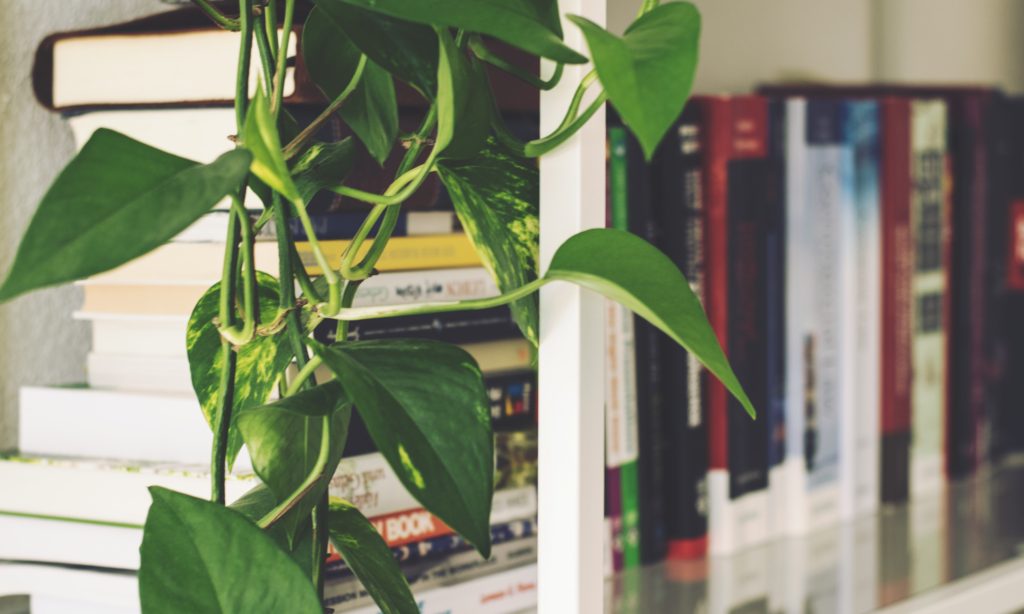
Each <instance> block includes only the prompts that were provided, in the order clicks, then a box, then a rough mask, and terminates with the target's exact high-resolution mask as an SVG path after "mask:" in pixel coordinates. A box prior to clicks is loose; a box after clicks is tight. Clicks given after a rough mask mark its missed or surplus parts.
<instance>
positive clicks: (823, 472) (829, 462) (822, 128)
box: [784, 99, 852, 534]
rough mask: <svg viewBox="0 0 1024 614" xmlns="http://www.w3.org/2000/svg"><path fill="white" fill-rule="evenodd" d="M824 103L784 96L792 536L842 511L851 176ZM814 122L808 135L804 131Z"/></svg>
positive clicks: (834, 519) (847, 157) (826, 523)
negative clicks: (845, 261)
mask: <svg viewBox="0 0 1024 614" xmlns="http://www.w3.org/2000/svg"><path fill="white" fill-rule="evenodd" d="M830 104H834V103H829V102H821V101H813V102H808V101H807V100H804V99H791V100H789V101H788V102H787V121H786V130H787V136H786V158H787V159H786V186H787V189H786V219H787V222H786V224H787V227H786V235H787V247H786V322H787V326H786V385H787V391H788V392H787V396H788V400H787V411H786V425H787V431H786V447H787V457H786V460H785V469H784V471H785V473H786V478H785V479H786V483H787V488H786V491H787V495H788V496H787V500H788V501H789V502H791V505H792V511H791V512H789V513H788V522H787V524H786V531H787V532H788V533H792V534H800V533H806V532H810V531H814V530H815V529H818V528H821V527H825V526H829V525H832V524H835V523H836V522H838V521H839V518H840V517H841V513H840V510H841V488H840V480H841V476H842V475H843V473H844V471H843V467H842V465H841V460H842V459H841V449H842V442H841V440H840V437H841V420H842V413H841V407H842V402H843V399H844V398H845V394H844V393H845V390H844V378H843V377H842V375H841V374H842V372H843V371H842V360H841V359H842V355H841V349H842V347H843V343H842V342H843V339H842V330H841V326H840V323H841V322H842V314H843V310H842V306H841V304H840V303H841V301H842V299H843V292H844V290H843V288H844V285H843V283H842V282H843V279H842V275H841V270H840V262H841V251H840V247H839V246H841V245H842V237H841V236H840V234H839V233H840V230H841V220H842V217H841V211H842V210H843V209H842V208H841V207H842V200H843V198H844V197H843V191H844V185H845V186H846V187H847V188H848V187H849V186H850V184H851V182H852V176H850V172H851V167H852V151H851V149H850V148H849V147H845V146H844V145H842V144H841V138H837V134H836V132H838V128H841V126H837V125H836V124H837V119H838V117H836V115H838V114H836V113H834V109H833V108H830V107H829V106H828V105H830ZM819 105H825V106H819ZM819 122H820V123H819ZM810 124H813V125H814V128H815V131H814V132H809V131H808V126H809V125H810ZM838 137H841V134H840V135H838ZM850 208H851V210H852V205H850ZM846 385H847V386H850V385H852V382H847V384H846Z"/></svg>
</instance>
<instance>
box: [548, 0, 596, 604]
mask: <svg viewBox="0 0 1024 614" xmlns="http://www.w3.org/2000/svg"><path fill="white" fill-rule="evenodd" d="M559 4H560V8H561V10H562V13H563V14H575V15H582V16H584V17H586V18H588V19H590V20H591V21H593V22H595V23H597V24H600V25H602V26H603V25H604V24H605V22H606V10H607V0H562V1H561V2H560V3H559ZM563 26H564V29H565V41H566V43H567V44H568V45H569V46H571V47H573V48H574V49H577V50H580V51H585V49H586V44H585V41H584V40H583V36H582V34H581V33H580V30H579V28H577V27H576V26H575V25H573V24H571V23H569V22H567V21H565V20H563ZM590 68H591V67H590V65H578V66H566V67H565V73H564V74H563V76H562V80H561V82H560V83H559V85H558V86H557V87H555V88H554V89H552V90H551V91H549V92H541V96H540V123H541V134H549V133H550V132H551V131H552V130H554V129H555V128H556V127H557V126H558V124H559V123H560V122H561V120H562V118H563V116H564V114H565V110H566V108H567V107H568V106H569V101H570V99H571V98H572V95H573V93H574V92H575V89H576V86H577V84H579V82H580V80H581V79H582V78H583V76H584V75H585V74H586V73H587V72H588V71H589V70H590ZM551 69H552V66H551V64H550V62H544V70H545V72H546V74H550V73H551ZM591 89H597V86H596V85H595V86H593V87H592V88H591ZM590 98H592V96H590ZM587 102H589V99H588V100H587V101H585V102H584V106H583V108H586V103H587ZM604 225H605V113H604V110H603V109H602V110H601V111H599V112H598V113H597V114H596V115H595V116H594V117H593V118H591V120H590V121H589V122H587V125H586V126H585V127H584V128H583V129H581V130H580V131H579V132H578V133H577V134H576V135H575V136H574V137H573V138H572V139H571V140H569V141H568V142H566V143H565V144H563V145H562V146H561V147H559V148H558V149H556V150H555V151H554V152H552V153H550V154H547V155H545V156H544V157H542V158H541V161H540V229H541V230H540V261H541V270H542V271H544V270H547V267H548V265H549V264H550V262H551V258H552V256H553V255H554V253H555V250H556V249H557V248H558V246H559V245H561V243H562V242H563V241H565V240H566V239H568V238H569V237H571V236H572V235H574V234H576V233H578V232H581V231H583V230H586V229H589V228H597V227H603V226H604ZM594 257H595V258H600V257H601V255H600V254H594ZM604 355H605V347H604V299H602V298H601V297H599V296H597V295H595V294H592V293H590V292H587V291H584V290H581V289H580V288H578V287H576V286H573V285H570V284H566V283H554V284H550V285H548V286H545V287H544V288H543V289H541V291H540V353H539V363H538V364H539V371H540V373H539V388H538V393H539V402H538V408H539V412H538V421H539V450H538V457H539V466H540V467H541V469H540V474H539V476H538V490H539V509H538V517H539V527H540V533H539V535H540V537H539V540H540V541H539V546H538V612H540V614H600V613H601V612H603V611H604V578H603V574H604V529H603V526H604V520H603V517H604Z"/></svg>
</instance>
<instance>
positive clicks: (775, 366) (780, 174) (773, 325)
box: [764, 100, 786, 471]
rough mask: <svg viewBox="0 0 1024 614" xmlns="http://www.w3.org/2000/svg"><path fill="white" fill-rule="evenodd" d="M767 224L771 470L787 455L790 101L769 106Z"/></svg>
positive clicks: (767, 411) (767, 383) (767, 412)
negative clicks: (787, 132)
mask: <svg viewBox="0 0 1024 614" xmlns="http://www.w3.org/2000/svg"><path fill="white" fill-rule="evenodd" d="M768 165H769V167H770V168H769V170H768V172H769V176H768V185H767V187H768V189H767V190H766V191H765V197H766V198H767V199H768V200H767V202H766V207H765V218H764V221H765V224H764V241H765V246H764V247H765V257H764V263H765V265H764V284H765V285H764V291H765V301H766V302H765V311H764V317H765V324H764V326H765V329H764V330H765V336H764V342H765V353H766V357H765V358H766V359H765V400H766V401H767V403H766V405H765V422H766V425H765V426H766V429H765V430H766V435H767V438H768V468H769V471H770V470H771V469H772V468H774V467H777V466H779V465H781V464H782V462H783V461H784V460H785V458H786V370H785V364H786V293H785V290H786V184H785V177H786V168H785V165H786V103H785V101H784V100H775V101H772V102H770V103H769V106H768Z"/></svg>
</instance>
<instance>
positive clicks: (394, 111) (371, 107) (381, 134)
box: [338, 60, 398, 164]
mask: <svg viewBox="0 0 1024 614" xmlns="http://www.w3.org/2000/svg"><path fill="white" fill-rule="evenodd" d="M338 113H339V114H340V115H341V118H342V119H343V120H345V123H346V124H348V125H349V127H350V128H352V131H353V132H355V133H356V136H358V137H359V140H360V141H362V142H363V145H364V146H366V151H368V152H370V155H371V156H373V159H374V160H376V161H377V163H378V164H384V161H385V160H387V159H388V156H389V155H390V154H391V149H392V147H393V146H394V144H395V139H396V138H397V137H398V102H397V101H396V100H395V82H394V81H393V80H392V79H391V75H390V74H388V72H387V71H386V70H384V69H383V68H381V67H380V66H377V64H375V63H374V62H373V60H367V61H366V68H365V69H363V78H362V79H361V80H360V81H359V86H358V87H357V88H356V91H354V92H352V96H351V97H350V98H349V99H348V102H346V103H345V104H344V106H342V107H341V109H339V110H338Z"/></svg>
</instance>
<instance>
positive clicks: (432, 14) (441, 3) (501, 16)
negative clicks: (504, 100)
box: [316, 0, 587, 64]
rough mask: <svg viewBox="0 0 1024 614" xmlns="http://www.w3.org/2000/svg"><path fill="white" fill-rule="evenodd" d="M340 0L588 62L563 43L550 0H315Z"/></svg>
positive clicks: (322, 0) (320, 3) (323, 1)
mask: <svg viewBox="0 0 1024 614" xmlns="http://www.w3.org/2000/svg"><path fill="white" fill-rule="evenodd" d="M342 1H344V2H348V3H349V4H353V5H356V6H361V7H363V8H367V9H370V10H373V11H378V12H381V13H384V14H386V15H390V16H392V17H398V18H400V19H406V20H408V21H415V22H417V23H423V24H428V25H432V26H442V27H450V28H458V29H461V30H466V31H468V32H477V33H480V34H489V35H490V36H493V37H495V38H498V39H501V40H503V41H505V42H507V43H509V44H511V45H513V46H515V47H519V48H520V49H523V50H525V51H529V52H530V53H532V54H534V55H539V56H541V57H545V58H549V59H552V60H555V61H556V62H565V63H566V64H583V63H584V62H586V61H587V58H585V57H583V56H582V55H580V54H578V53H576V52H575V51H573V50H572V49H570V48H569V47H566V46H565V44H564V43H563V42H562V40H561V31H560V29H559V28H558V25H557V23H558V22H557V21H556V20H555V19H554V14H555V13H554V11H555V10H556V9H553V8H552V6H551V5H552V4H554V3H553V2H552V0H473V2H466V1H465V0H316V2H317V5H318V6H326V5H327V4H328V3H333V2H342Z"/></svg>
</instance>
